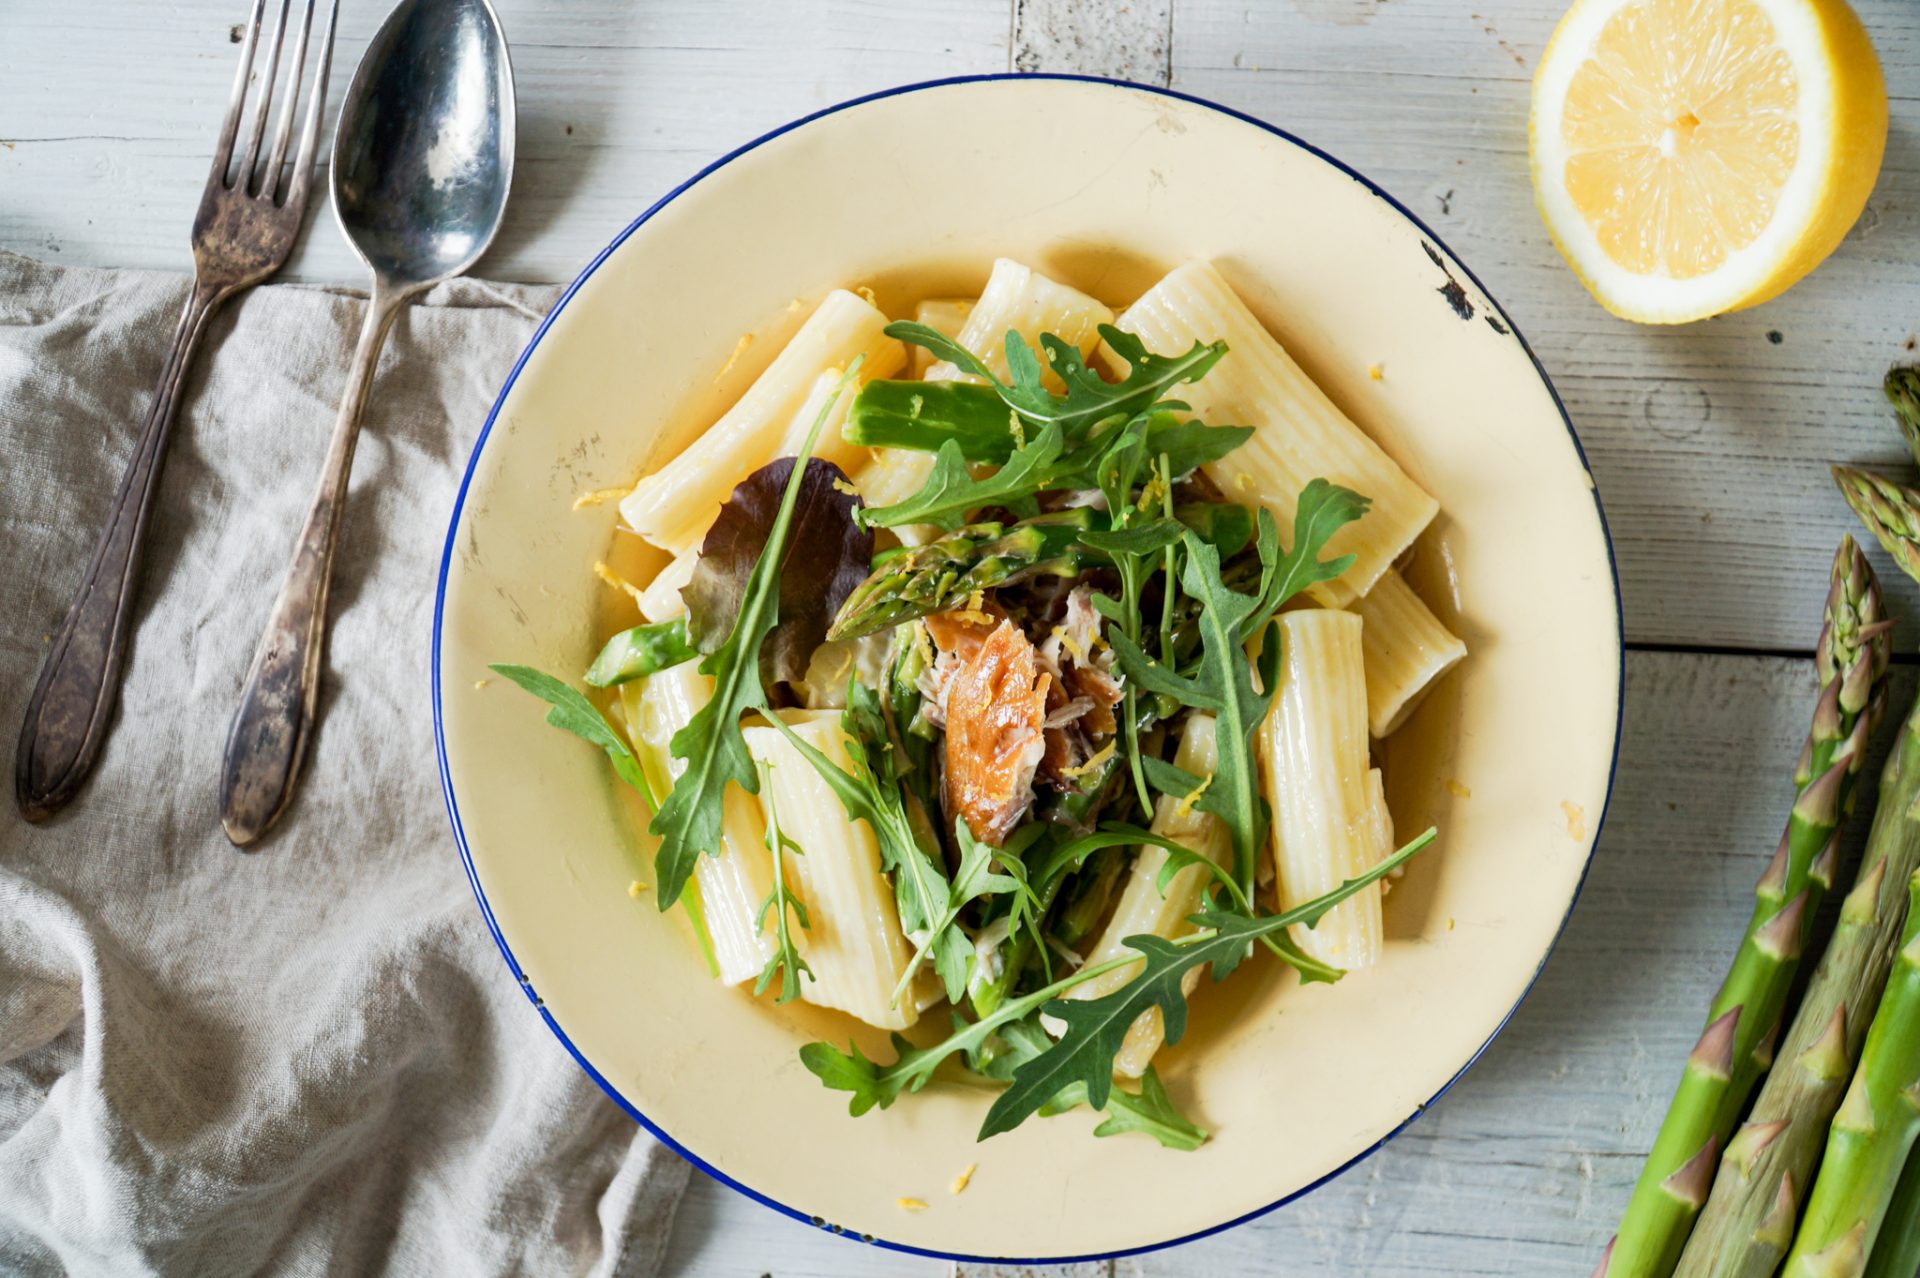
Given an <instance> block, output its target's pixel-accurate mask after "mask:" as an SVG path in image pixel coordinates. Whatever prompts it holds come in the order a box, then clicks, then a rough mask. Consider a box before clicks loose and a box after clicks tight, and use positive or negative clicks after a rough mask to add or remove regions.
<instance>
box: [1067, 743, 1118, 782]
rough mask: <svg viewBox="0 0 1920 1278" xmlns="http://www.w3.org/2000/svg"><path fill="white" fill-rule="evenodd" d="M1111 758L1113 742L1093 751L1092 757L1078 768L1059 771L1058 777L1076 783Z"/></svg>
mask: <svg viewBox="0 0 1920 1278" xmlns="http://www.w3.org/2000/svg"><path fill="white" fill-rule="evenodd" d="M1112 757H1113V742H1111V741H1109V742H1107V743H1106V744H1105V745H1103V746H1101V747H1100V748H1099V749H1098V750H1096V751H1094V753H1093V755H1092V757H1091V758H1089V759H1088V760H1087V761H1086V762H1085V763H1083V764H1081V765H1080V766H1079V767H1077V768H1062V769H1060V775H1061V776H1063V777H1065V778H1066V779H1067V780H1069V781H1077V780H1079V779H1080V778H1081V777H1084V776H1086V775H1087V773H1089V772H1092V771H1093V770H1094V769H1095V768H1097V767H1099V766H1100V765H1101V764H1103V763H1105V762H1106V761H1107V760H1108V759H1111V758H1112Z"/></svg>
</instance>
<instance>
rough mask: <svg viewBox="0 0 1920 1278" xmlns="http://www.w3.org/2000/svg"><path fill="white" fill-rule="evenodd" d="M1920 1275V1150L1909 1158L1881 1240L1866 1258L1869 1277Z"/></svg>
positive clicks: (1883, 1224) (1884, 1225)
mask: <svg viewBox="0 0 1920 1278" xmlns="http://www.w3.org/2000/svg"><path fill="white" fill-rule="evenodd" d="M1915 1274H1920V1147H1916V1148H1915V1149H1914V1151H1913V1152H1912V1153H1910V1154H1908V1155H1907V1170H1906V1171H1905V1173H1903V1174H1902V1175H1901V1177H1900V1184H1899V1186H1898V1187H1897V1188H1896V1189H1895V1190H1894V1191H1893V1202H1892V1203H1891V1204H1890V1205H1889V1206H1888V1207H1887V1218H1886V1220H1885V1221H1884V1222H1883V1223H1882V1224H1881V1226H1880V1237H1879V1239H1878V1240H1877V1241H1875V1242H1874V1244H1873V1251H1872V1253H1871V1254H1870V1255H1869V1256H1868V1257H1867V1272H1866V1278H1914V1275H1915Z"/></svg>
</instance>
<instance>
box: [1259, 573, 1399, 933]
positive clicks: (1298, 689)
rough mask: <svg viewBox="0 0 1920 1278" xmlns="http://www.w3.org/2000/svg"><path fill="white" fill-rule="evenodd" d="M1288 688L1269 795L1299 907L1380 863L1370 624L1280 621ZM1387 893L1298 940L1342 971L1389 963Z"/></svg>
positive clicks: (1375, 893)
mask: <svg viewBox="0 0 1920 1278" xmlns="http://www.w3.org/2000/svg"><path fill="white" fill-rule="evenodd" d="M1279 626H1280V636H1281V644H1282V651H1281V658H1280V686H1279V691H1278V693H1277V695H1276V696H1275V697H1274V702H1273V709H1272V711H1271V712H1270V713H1269V714H1268V716H1267V723H1266V731H1265V740H1264V743H1263V744H1264V745H1265V748H1266V763H1267V793H1268V796H1269V801H1270V802H1271V803H1272V804H1273V853H1274V869H1275V874H1276V878H1277V881H1278V883H1279V887H1280V903H1281V906H1282V908H1285V909H1291V908H1293V907H1294V906H1298V905H1303V904H1305V903H1306V902H1308V901H1311V900H1313V899H1314V898H1316V897H1319V896H1323V895H1325V894H1326V893H1327V892H1329V891H1331V890H1333V889H1334V888H1336V887H1338V886H1339V885H1340V884H1341V883H1342V882H1344V881H1346V880H1348V879H1353V878H1358V877H1359V876H1360V875H1361V874H1363V873H1364V872H1366V871H1367V870H1368V869H1370V868H1372V866H1373V865H1374V864H1375V863H1376V862H1377V861H1378V859H1379V858H1378V856H1377V849H1375V847H1374V844H1373V839H1372V837H1371V836H1370V823H1369V819H1368V807H1369V795H1368V783H1367V773H1368V772H1369V770H1370V768H1369V764H1368V756H1367V683H1366V673H1365V660H1364V658H1363V656H1362V654H1361V640H1360V632H1361V629H1362V622H1361V620H1360V618H1359V617H1357V616H1355V615H1354V614H1353V613H1350V612H1336V611H1333V610H1331V609H1325V608H1308V609H1303V610H1301V611H1299V612H1289V613H1285V614H1283V615H1282V616H1281V617H1280V620H1279ZM1380 936H1381V931H1380V889H1379V887H1378V885H1369V886H1367V887H1365V888H1362V889H1361V890H1360V891H1358V892H1356V893H1354V895H1352V896H1350V897H1348V898H1347V899H1346V900H1345V901H1342V902H1341V903H1340V904H1338V905H1336V906H1334V907H1333V909H1331V910H1329V911H1328V912H1327V914H1326V915H1325V916H1324V917H1323V918H1321V920H1320V922H1319V923H1318V925H1317V926H1315V927H1312V928H1306V927H1296V928H1294V930H1293V939H1294V942H1295V943H1296V944H1297V945H1299V946H1300V948H1301V949H1303V950H1305V951H1306V952H1307V953H1309V954H1311V955H1313V956H1314V957H1315V958H1318V959H1322V960H1324V961H1325V962H1328V963H1332V964H1334V965H1336V966H1338V967H1344V968H1349V969H1351V968H1356V967H1368V966H1371V965H1372V964H1373V962H1374V961H1375V960H1376V959H1378V958H1379V956H1380Z"/></svg>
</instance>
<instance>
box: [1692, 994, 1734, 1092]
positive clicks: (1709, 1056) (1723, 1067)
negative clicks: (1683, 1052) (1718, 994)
mask: <svg viewBox="0 0 1920 1278" xmlns="http://www.w3.org/2000/svg"><path fill="white" fill-rule="evenodd" d="M1742 1010H1743V1009H1742V1008H1739V1007H1735V1008H1732V1009H1730V1010H1728V1011H1726V1012H1724V1013H1722V1014H1721V1015H1720V1016H1719V1017H1718V1018H1717V1019H1715V1021H1714V1022H1713V1023H1712V1024H1711V1025H1709V1026H1707V1028H1706V1032H1705V1033H1703V1034H1701V1035H1700V1041H1699V1042H1698V1043H1696V1044H1694V1047H1693V1051H1692V1052H1691V1053H1690V1054H1689V1055H1688V1056H1687V1068H1688V1069H1689V1070H1693V1071H1695V1072H1698V1073H1701V1074H1705V1075H1707V1076H1709V1077H1711V1078H1729V1077H1731V1076H1732V1074H1733V1031H1734V1030H1735V1028H1737V1027H1738V1026H1739V1024H1740V1013H1741V1011H1742Z"/></svg>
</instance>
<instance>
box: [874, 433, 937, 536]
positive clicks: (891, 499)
mask: <svg viewBox="0 0 1920 1278" xmlns="http://www.w3.org/2000/svg"><path fill="white" fill-rule="evenodd" d="M932 474H933V454H932V453H923V452H920V451H919V450H918V449H913V448H876V449H874V450H873V459H872V460H871V461H869V462H868V463H867V464H866V465H865V466H863V467H861V468H860V470H859V472H858V473H857V474H855V475H854V477H853V486H854V487H855V488H858V489H859V490H860V500H861V501H862V502H863V503H865V504H866V505H868V506H891V505H893V504H894V503H895V502H901V501H905V500H906V499H907V498H909V497H911V496H913V495H914V494H915V493H917V492H919V491H920V490H921V489H922V488H925V487H926V486H927V478H928V476H930V475H932ZM893 531H894V534H895V535H896V536H898V537H899V538H900V542H901V544H902V545H906V546H924V545H926V544H927V543H928V542H930V541H932V540H934V539H935V538H936V537H938V536H940V530H939V529H938V528H936V527H934V526H933V525H932V524H902V525H900V526H899V527H897V528H895V529H894V530H893Z"/></svg>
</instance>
